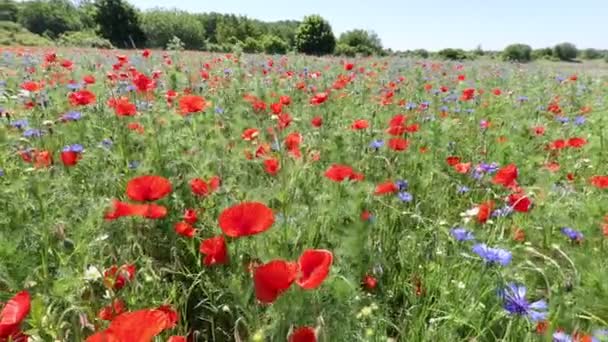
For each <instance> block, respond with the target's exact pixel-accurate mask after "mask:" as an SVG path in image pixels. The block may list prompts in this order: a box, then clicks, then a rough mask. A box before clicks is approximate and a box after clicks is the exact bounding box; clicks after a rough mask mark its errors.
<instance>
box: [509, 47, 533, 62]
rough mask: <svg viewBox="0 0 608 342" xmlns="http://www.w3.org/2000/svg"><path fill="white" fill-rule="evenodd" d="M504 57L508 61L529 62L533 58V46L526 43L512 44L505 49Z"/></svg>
mask: <svg viewBox="0 0 608 342" xmlns="http://www.w3.org/2000/svg"><path fill="white" fill-rule="evenodd" d="M502 58H503V59H504V60H507V61H514V62H529V61H530V60H531V59H532V48H531V47H530V45H526V44H511V45H509V46H507V47H506V48H505V50H504V51H503V53H502Z"/></svg>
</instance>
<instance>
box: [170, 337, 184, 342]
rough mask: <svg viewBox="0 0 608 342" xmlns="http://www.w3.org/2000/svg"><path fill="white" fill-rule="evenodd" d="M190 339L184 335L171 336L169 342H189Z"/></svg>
mask: <svg viewBox="0 0 608 342" xmlns="http://www.w3.org/2000/svg"><path fill="white" fill-rule="evenodd" d="M187 341H188V340H187V339H186V338H185V337H184V336H171V337H169V339H168V340H167V342H187Z"/></svg>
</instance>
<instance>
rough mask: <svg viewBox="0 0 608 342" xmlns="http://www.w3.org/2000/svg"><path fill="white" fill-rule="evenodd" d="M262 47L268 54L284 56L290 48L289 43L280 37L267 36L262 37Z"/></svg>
mask: <svg viewBox="0 0 608 342" xmlns="http://www.w3.org/2000/svg"><path fill="white" fill-rule="evenodd" d="M262 47H263V49H264V52H266V53H268V54H284V53H286V52H287V50H288V49H289V47H288V46H287V43H286V42H285V41H284V40H283V39H281V38H280V37H278V36H275V35H265V36H263V37H262Z"/></svg>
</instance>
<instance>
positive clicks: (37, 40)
mask: <svg viewBox="0 0 608 342" xmlns="http://www.w3.org/2000/svg"><path fill="white" fill-rule="evenodd" d="M0 45H19V46H50V45H53V42H52V41H50V40H48V39H46V38H44V37H41V36H39V35H37V34H34V33H32V32H30V31H28V30H26V29H25V28H23V26H21V25H19V24H17V23H14V22H11V21H0Z"/></svg>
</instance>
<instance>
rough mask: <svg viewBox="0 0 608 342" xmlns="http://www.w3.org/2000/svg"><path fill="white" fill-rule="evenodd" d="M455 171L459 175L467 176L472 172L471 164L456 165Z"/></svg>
mask: <svg viewBox="0 0 608 342" xmlns="http://www.w3.org/2000/svg"><path fill="white" fill-rule="evenodd" d="M454 170H455V171H456V172H458V173H461V174H465V173H468V172H469V170H471V163H457V164H454Z"/></svg>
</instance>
